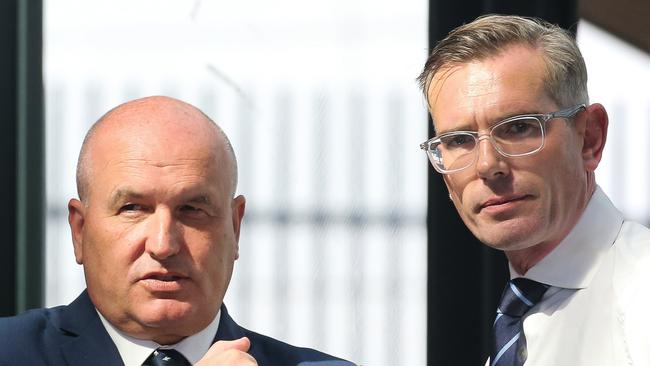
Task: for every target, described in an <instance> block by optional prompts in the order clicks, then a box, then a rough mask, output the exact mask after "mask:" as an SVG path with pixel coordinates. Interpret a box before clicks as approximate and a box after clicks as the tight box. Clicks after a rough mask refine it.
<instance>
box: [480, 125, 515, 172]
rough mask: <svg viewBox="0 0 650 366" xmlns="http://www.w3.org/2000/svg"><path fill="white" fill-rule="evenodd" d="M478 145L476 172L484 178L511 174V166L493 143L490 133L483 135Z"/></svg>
mask: <svg viewBox="0 0 650 366" xmlns="http://www.w3.org/2000/svg"><path fill="white" fill-rule="evenodd" d="M477 144H478V146H477V147H476V149H477V152H476V154H478V156H477V158H476V172H477V174H478V176H479V177H481V178H482V179H488V180H489V179H494V178H497V177H502V176H506V175H508V174H509V166H508V164H507V162H506V161H505V160H504V156H503V155H501V153H499V152H498V151H497V149H496V147H495V146H494V145H493V144H492V140H490V136H489V135H481V136H479V138H478V142H477Z"/></svg>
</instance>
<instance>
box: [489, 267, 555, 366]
mask: <svg viewBox="0 0 650 366" xmlns="http://www.w3.org/2000/svg"><path fill="white" fill-rule="evenodd" d="M547 289H548V285H545V284H543V283H539V282H535V281H533V280H529V279H527V278H515V279H513V280H511V281H510V282H508V284H507V285H506V288H505V290H504V291H503V295H502V296H501V303H500V304H499V308H498V309H497V317H496V319H495V320H494V327H493V332H494V333H493V335H494V337H493V340H492V354H491V356H490V366H521V365H523V364H524V362H525V361H526V357H527V356H528V352H527V350H526V338H525V337H524V329H523V322H522V316H524V314H526V313H527V312H528V311H529V310H530V308H532V307H533V306H535V304H536V303H537V302H539V300H541V299H542V296H543V295H544V292H546V290H547Z"/></svg>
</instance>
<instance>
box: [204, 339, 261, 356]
mask: <svg viewBox="0 0 650 366" xmlns="http://www.w3.org/2000/svg"><path fill="white" fill-rule="evenodd" d="M250 347H251V341H250V340H249V339H248V338H246V337H241V338H239V339H235V340H234V341H218V342H217V343H215V344H213V345H212V346H211V347H210V349H209V350H208V352H207V353H206V356H208V355H217V354H219V353H222V352H225V351H227V350H229V349H235V350H238V351H241V352H248V349H249V348H250Z"/></svg>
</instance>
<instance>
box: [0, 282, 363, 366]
mask: <svg viewBox="0 0 650 366" xmlns="http://www.w3.org/2000/svg"><path fill="white" fill-rule="evenodd" d="M243 336H246V337H248V338H249V339H250V341H251V348H250V350H249V353H250V354H251V355H252V356H253V357H255V360H257V362H258V363H259V365H260V366H352V365H353V364H352V363H350V362H348V361H344V360H341V359H338V358H336V357H332V356H329V355H326V354H324V353H321V352H318V351H316V350H313V349H309V348H298V347H294V346H291V345H288V344H286V343H283V342H280V341H278V340H276V339H273V338H270V337H266V336H263V335H261V334H257V333H255V332H251V331H249V330H247V329H244V328H242V327H240V326H239V325H237V323H235V321H234V320H233V319H232V318H231V317H230V315H228V311H227V310H226V307H225V306H222V307H221V319H220V321H219V329H218V330H217V334H216V336H215V342H216V341H217V340H233V339H238V338H241V337H243ZM0 365H2V366H9V365H11V366H14V365H16V366H19V365H20V366H23V365H29V366H31V365H50V366H58V365H69V366H88V365H91V366H115V365H124V363H123V362H122V359H121V358H120V355H119V352H118V351H117V347H115V344H114V343H113V341H112V339H111V337H110V336H109V335H108V333H107V332H106V329H104V325H103V324H102V322H101V320H100V319H99V316H97V312H96V311H95V307H94V305H93V304H92V302H91V301H90V297H89V296H88V293H87V292H86V291H84V292H83V293H82V294H81V295H79V297H77V299H76V300H74V301H73V302H72V303H71V304H70V305H67V306H58V307H54V308H50V309H37V310H30V311H27V312H25V313H23V314H21V315H18V316H14V317H10V318H0Z"/></svg>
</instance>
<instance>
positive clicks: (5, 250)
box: [0, 0, 17, 316]
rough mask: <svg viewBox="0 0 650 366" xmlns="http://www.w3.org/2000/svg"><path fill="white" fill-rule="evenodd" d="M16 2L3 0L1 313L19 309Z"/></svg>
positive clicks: (0, 57)
mask: <svg viewBox="0 0 650 366" xmlns="http://www.w3.org/2000/svg"><path fill="white" fill-rule="evenodd" d="M16 3H17V1H16V0H6V1H0V50H1V51H2V52H0V107H1V108H0V110H2V117H3V119H2V123H0V164H1V166H2V179H0V202H2V210H0V233H2V240H0V248H1V249H2V255H1V256H0V289H2V296H0V316H8V315H13V314H15V313H16V41H17V39H16V33H17V30H16V13H17V10H16Z"/></svg>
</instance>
